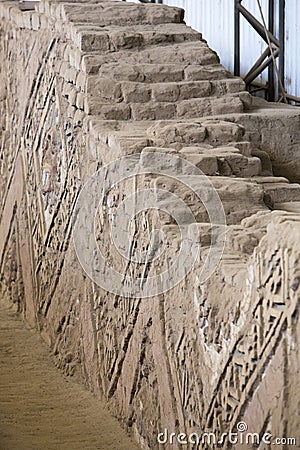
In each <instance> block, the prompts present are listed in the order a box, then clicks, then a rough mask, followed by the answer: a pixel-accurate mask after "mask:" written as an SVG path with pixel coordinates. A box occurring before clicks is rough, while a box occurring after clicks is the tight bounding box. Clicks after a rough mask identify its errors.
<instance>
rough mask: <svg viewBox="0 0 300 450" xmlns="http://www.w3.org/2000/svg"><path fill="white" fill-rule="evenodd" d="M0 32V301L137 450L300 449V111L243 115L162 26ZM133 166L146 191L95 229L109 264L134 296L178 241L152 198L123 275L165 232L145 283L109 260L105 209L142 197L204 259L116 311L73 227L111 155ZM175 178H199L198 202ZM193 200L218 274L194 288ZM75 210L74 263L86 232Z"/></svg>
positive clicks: (234, 89) (136, 18)
mask: <svg viewBox="0 0 300 450" xmlns="http://www.w3.org/2000/svg"><path fill="white" fill-rule="evenodd" d="M0 18H1V22H0V32H1V61H3V64H2V67H1V74H0V77H1V78H0V81H1V91H0V94H1V95H0V112H1V116H0V117H1V119H0V120H1V179H0V183H1V189H0V205H1V206H0V218H1V225H0V236H1V239H0V258H1V259H0V263H1V295H2V296H3V295H5V296H7V297H9V298H10V299H11V300H12V302H14V304H15V307H16V308H17V309H18V310H19V311H21V312H22V314H23V315H24V318H25V319H26V320H27V321H28V322H29V323H30V324H31V325H32V326H35V327H37V328H38V329H39V330H40V333H41V335H42V336H43V338H44V340H45V341H46V342H47V344H48V345H49V347H50V348H51V350H52V351H53V353H54V355H55V358H56V363H57V366H58V367H59V368H61V369H62V370H63V371H64V373H66V374H68V375H71V376H75V377H78V378H79V379H80V380H81V381H82V382H84V383H85V384H86V385H87V386H88V387H89V388H90V389H91V390H93V391H94V392H95V393H96V394H97V395H101V396H103V397H105V398H106V399H107V400H108V402H109V404H110V407H111V410H112V411H113V412H114V414H116V415H117V416H118V417H119V418H120V420H121V421H122V423H123V424H124V426H125V427H126V428H128V429H129V430H130V431H132V432H133V433H134V435H135V436H136V438H137V440H138V441H139V442H140V444H141V446H142V447H143V448H145V449H147V448H149V449H157V448H173V449H175V448H179V445H178V444H176V443H174V444H173V445H168V444H167V445H165V446H163V445H161V446H159V444H158V442H157V435H158V433H159V432H163V431H164V429H165V428H167V429H168V432H169V433H172V432H174V433H177V434H178V433H180V432H182V433H186V434H188V435H189V434H190V433H193V432H196V433H198V434H201V433H202V432H203V431H206V432H215V433H216V435H217V436H218V437H219V438H220V436H221V434H222V433H223V432H224V433H227V432H229V430H232V431H234V430H235V427H236V426H237V424H238V423H240V422H242V421H244V422H246V424H247V425H248V431H249V432H256V433H261V434H264V433H266V432H268V433H271V434H272V435H273V437H278V438H281V437H286V438H288V437H291V438H296V439H298V442H299V439H300V436H299V406H298V400H296V398H299V388H298V378H299V377H298V375H299V347H298V341H299V333H297V329H298V328H299V320H298V309H297V300H298V299H299V279H300V274H299V233H300V229H299V217H300V216H299V201H300V186H299V185H298V184H297V183H296V181H299V178H298V177H297V174H299V170H298V168H299V154H300V148H299V137H298V136H299V117H300V114H299V110H298V109H297V108H293V107H288V106H283V105H267V104H266V103H261V102H258V101H257V100H255V99H253V98H251V97H250V96H249V94H248V93H247V92H245V91H244V85H243V82H242V80H240V79H239V78H234V77H232V76H231V75H230V74H228V73H227V72H226V71H225V70H224V69H223V67H222V66H221V65H220V64H219V61H218V57H217V55H216V54H215V53H214V52H213V51H212V50H210V49H209V48H208V47H207V45H206V43H205V41H204V40H203V39H202V37H201V35H200V34H198V33H196V32H194V31H193V30H191V29H189V28H187V27H186V26H185V25H184V23H183V22H182V20H183V15H182V11H181V10H179V9H176V8H168V7H164V6H155V5H147V6H145V5H133V4H131V5H128V4H124V3H122V2H118V3H114V2H109V1H108V2H104V1H103V2H101V1H96V0H95V1H94V2H89V1H83V0H82V1H79V2H72V3H66V2H48V1H43V2H40V3H39V4H37V6H36V11H20V10H19V7H18V4H16V3H15V2H3V3H1V4H0ZM149 153H151V154H152V156H150V158H151V157H152V158H153V159H152V161H153V171H154V168H157V167H159V169H160V170H161V171H162V173H161V174H160V176H157V175H155V174H146V175H145V174H140V175H139V176H138V175H136V176H135V177H131V178H130V179H127V180H126V181H124V182H123V183H119V184H117V185H116V186H115V187H114V189H112V190H110V191H109V193H108V195H107V197H106V198H105V201H106V205H105V206H106V207H105V208H102V209H100V210H99V212H98V216H97V226H96V227H95V230H96V231H95V233H96V237H97V240H98V244H99V246H100V248H101V249H102V251H103V253H104V255H105V258H106V261H108V262H110V264H111V265H113V266H114V267H116V268H117V269H118V270H119V272H120V273H121V274H123V275H124V276H125V278H126V281H127V282H128V288H127V289H128V291H129V292H130V289H131V288H132V286H133V285H134V283H135V281H136V279H137V278H139V277H142V278H143V277H145V283H147V282H148V279H149V278H150V275H153V276H157V275H158V274H159V273H160V272H161V271H162V270H163V269H166V270H169V267H170V264H171V262H172V261H175V260H176V258H177V257H178V255H179V249H180V235H179V230H178V228H176V224H175V223H174V220H172V219H170V216H168V215H167V214H166V213H165V212H164V211H162V208H171V207H172V201H171V200H170V199H171V197H166V199H167V200H165V199H163V198H159V197H157V198H156V201H157V205H156V206H158V207H159V208H158V209H160V210H159V211H153V210H147V208H146V210H145V211H143V212H142V213H141V214H140V215H139V216H138V217H137V218H136V219H135V220H134V221H133V222H134V227H135V228H134V230H135V232H134V233H131V234H130V233H129V235H128V242H129V243H130V246H129V247H130V248H131V249H133V250H132V253H131V255H132V256H133V255H134V254H135V252H137V251H138V249H139V248H142V247H143V245H144V246H145V247H146V246H147V242H148V235H149V233H150V232H151V230H152V229H153V228H155V227H160V228H162V229H163V230H164V232H165V234H166V253H165V254H164V255H162V256H161V258H160V259H158V260H155V261H153V262H151V263H150V264H149V266H147V267H145V266H143V265H141V264H136V263H134V262H133V261H132V260H129V262H128V261H127V260H126V259H124V258H121V257H120V255H119V253H118V252H117V250H116V249H115V248H114V246H113V244H112V242H111V239H110V238H111V235H112V234H111V226H112V224H113V220H114V215H115V214H116V213H117V211H118V205H120V202H121V201H122V200H123V199H126V198H128V197H129V196H130V195H131V194H134V193H136V192H137V191H138V189H141V188H143V189H147V190H148V191H149V190H150V189H152V190H153V189H154V188H163V189H165V190H167V191H169V192H173V193H175V194H176V195H177V196H178V197H180V198H181V199H182V200H183V202H184V203H185V204H186V205H188V206H189V207H190V208H191V211H192V213H193V214H194V217H195V220H196V222H197V223H198V225H196V226H193V227H194V228H193V229H194V230H195V229H196V231H197V232H198V233H200V236H201V245H202V248H201V252H200V256H199V257H197V258H196V260H195V265H194V267H193V270H192V271H190V272H189V274H187V276H186V277H184V280H183V281H182V282H181V283H179V284H177V285H176V286H174V287H173V288H172V289H170V290H167V291H166V292H164V293H163V294H161V295H156V296H155V295H154V296H152V297H151V298H142V299H141V298H138V297H139V295H136V298H130V296H129V295H127V296H121V295H117V294H115V293H113V292H108V291H105V290H104V289H102V288H100V287H99V286H97V285H96V284H95V283H94V282H93V281H92V280H91V279H90V277H89V276H88V274H87V273H86V272H85V271H84V270H83V269H82V266H81V264H80V261H79V260H78V258H77V256H76V252H75V247H74V240H73V238H72V233H73V231H74V226H73V225H74V220H75V219H74V211H75V205H76V201H77V199H78V195H79V192H82V189H83V186H84V185H85V183H86V182H87V181H88V180H89V179H90V177H91V175H92V174H94V173H95V171H96V170H98V169H99V168H101V167H103V166H104V165H105V164H108V163H111V162H113V161H115V160H116V159H118V158H120V157H121V156H124V155H136V161H137V163H140V164H141V165H142V164H143V163H145V161H146V160H147V155H149ZM178 156H179V157H180V158H182V160H181V161H184V162H183V163H182V165H180V164H181V163H180V164H179V165H176V164H175V162H174V161H175V160H174V157H175V158H176V157H178ZM172 158H173V159H172ZM150 161H151V159H150ZM185 162H190V163H192V164H193V165H194V166H196V167H197V168H198V169H201V170H202V172H203V173H204V174H206V175H207V176H208V180H209V183H211V184H209V186H210V187H209V189H208V191H207V190H206V189H207V182H206V181H204V179H203V177H202V176H199V174H198V175H197V172H195V171H194V169H193V170H192V171H190V169H184V168H185ZM111 167H112V166H111ZM273 168H274V172H275V174H274V173H273ZM119 169H120V168H119ZM119 169H118V166H117V165H114V171H112V172H109V171H108V173H107V175H106V179H108V180H110V179H113V178H114V177H117V178H118V177H120V176H121V174H122V173H121V172H122V171H121V170H120V172H118V170H119ZM183 170H186V171H185V172H182V171H183ZM195 170H196V169H195ZM171 173H172V174H173V175H174V177H175V180H174V179H170V177H167V176H166V175H168V174H169V175H170V174H171ZM182 176H183V177H186V178H182ZM284 176H286V177H288V178H289V179H288V178H284ZM183 179H184V180H188V181H187V182H188V184H190V187H192V189H188V188H187V187H186V186H185V185H184V184H182V182H181V181H182V180H183ZM290 181H292V183H291V182H290ZM212 186H213V188H212ZM101 187H103V186H101ZM197 191H199V192H200V193H202V195H203V197H202V200H203V199H204V201H207V203H208V204H210V203H209V202H210V196H211V195H216V193H217V194H218V196H219V197H220V199H221V202H222V205H223V208H224V212H225V217H226V222H227V227H226V235H227V237H226V245H225V249H224V253H223V256H222V259H221V262H220V264H219V265H218V267H217V268H216V270H215V271H214V273H213V274H212V276H211V277H210V278H209V279H208V280H206V281H203V280H202V281H201V271H202V269H203V263H204V261H205V258H206V257H207V255H208V252H209V248H210V244H211V239H212V237H211V229H210V225H209V218H208V214H207V211H206V210H205V207H204V205H203V204H202V203H201V202H200V201H199V199H197V196H196V194H195V192H197ZM213 193H214V194H213ZM206 195H207V198H206ZM91 199H92V197H91ZM205 199H206V200H205ZM86 203H87V206H88V208H87V211H88V214H87V216H86V221H85V222H84V221H83V225H82V229H81V233H82V236H83V237H82V241H81V238H80V237H79V241H80V242H79V243H78V240H77V250H78V245H80V244H82V245H83V247H84V245H85V242H86V241H85V240H84V236H85V237H86V236H87V235H88V233H89V232H90V228H89V224H88V218H89V216H90V215H91V214H92V213H93V206H92V202H91V203H89V197H88V196H87V200H86ZM130 204H131V205H132V204H133V205H135V200H131V203H130ZM145 206H147V205H145ZM177 211H178V214H179V216H180V218H181V220H182V222H183V224H184V225H185V226H186V227H187V226H189V224H188V222H186V216H185V214H184V213H183V212H181V210H180V208H179V209H178V210H177ZM126 214H128V211H126V210H125V211H124V214H123V216H124V217H123V219H124V221H125V218H126ZM124 223H125V222H122V221H121V224H120V226H121V228H122V226H123V225H122V224H124ZM121 228H120V229H118V228H117V232H118V233H119V232H120V233H121ZM191 239H192V238H191ZM75 241H76V239H75ZM128 242H127V239H126V244H128ZM148 243H149V242H148ZM75 246H76V242H75ZM215 247H216V248H218V245H215ZM154 250H155V251H158V250H159V246H158V247H157V248H155V249H154ZM79 256H80V255H79ZM93 258H94V256H93V257H91V260H92V262H93V263H95V264H96V259H97V255H96V257H95V260H93ZM181 258H182V256H181ZM181 261H182V259H180V260H179V266H178V270H177V271H175V272H174V279H175V278H176V276H177V274H178V273H179V272H180V269H182V267H183V266H184V264H181ZM88 262H89V261H88ZM183 268H184V267H183ZM106 273H107V272H105V273H103V275H102V279H103V280H104V282H105V283H107V285H108V286H111V290H113V288H114V286H112V282H111V280H110V279H109V277H108V276H107V275H106ZM169 282H170V285H173V284H175V283H173V279H171V278H170V280H169ZM146 286H147V284H146ZM298 331H299V330H298ZM240 435H241V433H240ZM228 445H229V444H228V441H227V443H226V442H224V443H223V444H222V448H228ZM261 445H263V444H261ZM188 448H193V447H192V445H189V447H188ZM199 448H205V445H204V444H203V445H202V446H201V445H200V446H199ZM211 448H213V446H212V444H211ZM236 448H242V447H239V446H236ZM260 448H264V447H263V446H261V447H260ZM278 448H280V446H279V447H278ZM282 448H287V447H282ZM288 448H289V447H288ZM291 448H293V447H291Z"/></svg>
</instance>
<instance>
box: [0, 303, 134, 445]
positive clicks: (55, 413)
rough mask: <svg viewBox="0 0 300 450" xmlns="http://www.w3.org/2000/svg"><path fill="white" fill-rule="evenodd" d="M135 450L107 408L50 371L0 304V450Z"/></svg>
mask: <svg viewBox="0 0 300 450" xmlns="http://www.w3.org/2000/svg"><path fill="white" fill-rule="evenodd" d="M60 449H61V450H77V449H78V450H94V449H100V450H114V449H115V450H138V447H137V446H136V444H134V443H133V442H132V440H131V439H130V438H129V437H128V436H127V434H126V433H125V432H124V431H123V430H122V429H121V427H120V425H119V424H118V422H117V421H116V420H115V419H114V418H112V417H111V416H110V415H109V413H108V412H107V409H105V405H104V404H103V403H101V402H99V400H97V399H95V398H94V397H93V395H92V394H91V393H90V392H88V391H86V390H85V389H84V387H83V386H81V385H79V384H77V383H75V382H74V381H73V380H72V379H67V378H65V377H64V376H63V375H62V374H61V373H60V372H59V370H58V369H57V368H56V367H55V366H54V364H53V361H52V359H51V356H50V354H49V350H48V349H47V348H46V346H45V345H44V344H43V342H42V341H41V338H40V336H39V335H38V334H37V333H36V332H35V331H33V330H30V329H28V328H27V327H26V325H25V324H24V322H22V320H21V319H20V318H19V316H18V315H16V314H15V313H13V312H12V311H10V310H9V308H8V305H6V304H4V303H3V302H0V450H60Z"/></svg>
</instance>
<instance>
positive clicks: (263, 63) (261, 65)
mask: <svg viewBox="0 0 300 450" xmlns="http://www.w3.org/2000/svg"><path fill="white" fill-rule="evenodd" d="M268 9H269V21H268V30H267V32H266V30H265V27H264V25H263V24H262V23H261V22H260V21H259V20H257V19H256V17H254V16H253V15H252V14H251V13H250V11H248V10H247V9H246V8H245V7H244V6H243V5H242V0H235V11H234V74H235V75H238V76H240V70H241V69H240V66H241V60H240V58H241V56H240V50H241V49H240V26H241V25H240V16H241V15H242V16H243V17H244V18H245V19H246V20H247V22H248V23H249V24H250V25H251V26H252V27H253V29H254V30H255V31H256V32H257V33H258V34H259V36H260V37H261V38H262V39H263V40H264V41H265V42H266V44H267V45H268V47H267V48H266V50H265V51H264V52H263V53H262V55H261V56H260V57H259V58H258V59H257V61H256V62H255V64H254V65H253V67H251V69H250V70H249V72H248V73H247V74H246V75H245V77H244V80H245V83H246V85H247V88H248V89H249V90H250V91H251V88H252V86H253V82H254V80H255V79H256V78H257V77H258V75H260V74H261V73H262V72H263V71H264V70H265V69H266V68H268V83H267V85H266V86H261V88H260V89H259V88H258V89H257V88H256V89H255V90H265V92H266V94H267V99H268V100H269V101H274V100H275V98H276V92H277V91H279V89H278V88H277V87H276V85H275V67H274V62H273V60H274V58H278V60H279V74H280V78H281V83H282V84H283V83H284V33H285V29H284V16H285V0H279V15H278V16H279V38H277V37H276V36H275V35H274V28H275V27H274V23H275V1H274V0H269V2H268ZM268 41H270V43H271V48H270V47H269V42H268ZM272 53H273V55H272ZM278 83H279V80H278Z"/></svg>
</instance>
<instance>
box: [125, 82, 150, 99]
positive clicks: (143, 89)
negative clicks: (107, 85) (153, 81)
mask: <svg viewBox="0 0 300 450" xmlns="http://www.w3.org/2000/svg"><path fill="white" fill-rule="evenodd" d="M121 86H122V95H123V98H124V100H125V102H126V103H146V102H148V101H150V99H151V88H150V87H149V86H148V85H145V84H143V83H131V82H123V83H121Z"/></svg>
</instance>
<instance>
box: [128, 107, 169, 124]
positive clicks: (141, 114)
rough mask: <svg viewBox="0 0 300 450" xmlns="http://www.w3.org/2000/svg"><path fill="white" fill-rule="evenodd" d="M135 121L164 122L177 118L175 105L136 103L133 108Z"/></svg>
mask: <svg viewBox="0 0 300 450" xmlns="http://www.w3.org/2000/svg"><path fill="white" fill-rule="evenodd" d="M131 111H132V118H133V120H162V119H170V118H174V117H175V111H176V109H175V105H174V104H172V103H165V104H161V103H151V104H149V103H142V104H139V103H134V104H132V106H131Z"/></svg>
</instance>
